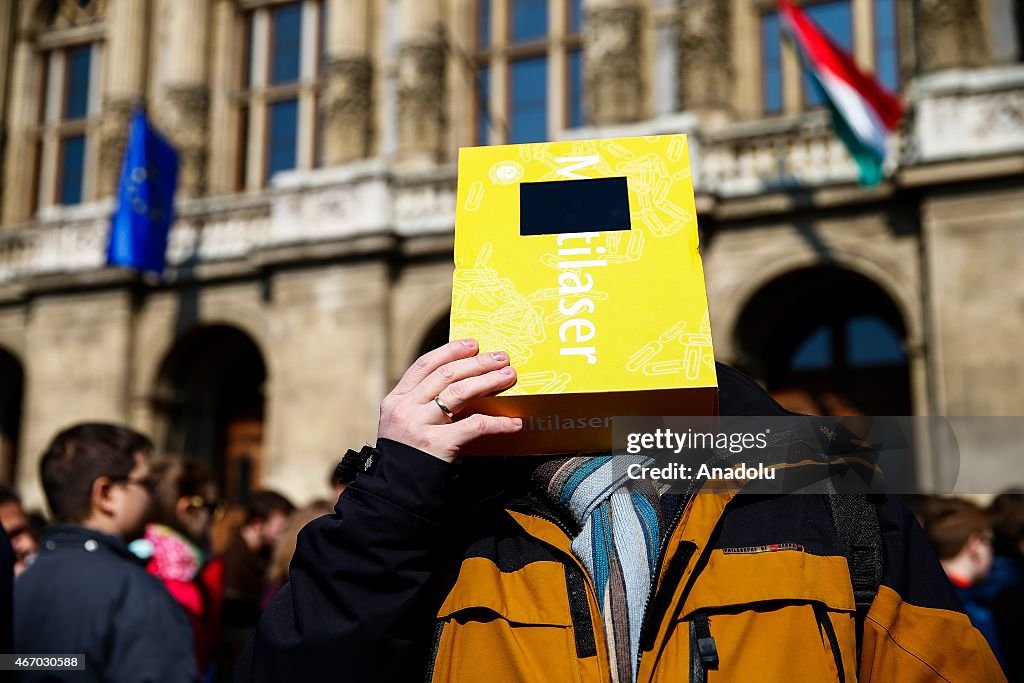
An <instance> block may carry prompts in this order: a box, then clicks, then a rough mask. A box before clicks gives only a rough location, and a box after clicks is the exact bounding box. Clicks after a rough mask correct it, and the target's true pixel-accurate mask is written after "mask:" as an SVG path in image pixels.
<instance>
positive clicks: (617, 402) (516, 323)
mask: <svg viewBox="0 0 1024 683" xmlns="http://www.w3.org/2000/svg"><path fill="white" fill-rule="evenodd" d="M457 202H458V203H457V207H456V214H455V275H454V282H453V293H452V312H451V338H452V339H462V338H475V339H477V340H479V342H480V348H481V350H483V351H494V350H505V351H508V353H509V355H510V357H511V362H512V365H513V366H514V367H515V368H516V370H517V371H518V376H519V379H518V382H517V383H516V385H515V386H514V387H512V388H510V389H508V390H506V391H504V392H502V393H501V394H499V395H497V396H494V397H488V398H485V399H481V400H479V401H478V402H476V403H474V404H473V405H472V406H471V407H470V408H469V409H468V410H467V411H466V413H465V414H469V413H471V412H483V413H486V414H489V415H508V416H512V417H522V418H523V422H524V428H523V431H522V432H521V433H519V434H517V435H514V436H511V437H500V438H492V439H481V440H478V441H476V442H474V443H473V444H472V445H471V446H470V447H469V449H468V450H467V452H469V453H481V454H528V453H538V454H539V453H563V452H576V451H579V452H593V451H602V450H607V449H609V448H610V447H611V441H612V439H611V417H612V416H624V415H711V414H713V413H714V412H715V411H716V409H717V389H716V387H717V380H716V377H715V363H714V352H713V349H712V346H711V326H710V323H709V322H708V303H707V295H706V293H705V289H704V270H703V268H702V266H701V259H700V254H699V253H698V251H697V246H698V237H697V219H696V210H695V207H694V198H693V182H692V176H691V173H690V162H689V153H688V148H687V139H686V136H685V135H666V136H652V137H640V138H620V139H607V140H588V141H577V142H550V143H537V144H524V145H504V146H492V147H472V148H465V149H462V150H461V151H460V153H459V181H458V199H457Z"/></svg>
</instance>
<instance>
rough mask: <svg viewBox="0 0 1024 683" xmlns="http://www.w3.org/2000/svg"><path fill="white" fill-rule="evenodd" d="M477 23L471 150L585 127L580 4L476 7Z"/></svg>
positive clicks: (490, 1) (522, 2) (502, 2)
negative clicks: (476, 146)
mask: <svg viewBox="0 0 1024 683" xmlns="http://www.w3.org/2000/svg"><path fill="white" fill-rule="evenodd" d="M475 20H476V21H475V34H476V36H475V45H474V48H475V49H474V65H475V83H476V87H475V91H474V95H473V97H474V101H473V103H474V112H475V127H474V129H475V135H474V142H475V144H478V145H490V144H502V143H521V142H540V141H543V140H548V139H551V138H552V137H553V136H554V134H555V133H557V132H558V131H561V130H564V129H566V128H576V127H579V126H582V125H583V123H584V120H583V53H582V38H581V33H582V30H583V0H478V2H477V5H476V17H475ZM552 117H554V118H552Z"/></svg>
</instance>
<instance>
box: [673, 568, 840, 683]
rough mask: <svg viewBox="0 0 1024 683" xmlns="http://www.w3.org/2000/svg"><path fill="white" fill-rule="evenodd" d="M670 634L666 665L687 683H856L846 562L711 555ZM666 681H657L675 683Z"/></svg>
mask: <svg viewBox="0 0 1024 683" xmlns="http://www.w3.org/2000/svg"><path fill="white" fill-rule="evenodd" d="M672 634H673V635H672V636H671V637H670V642H669V643H667V644H666V648H667V650H668V651H670V652H671V651H674V652H673V653H671V654H670V655H669V656H668V657H667V658H665V660H664V661H666V662H674V663H675V664H674V666H677V667H679V668H682V667H683V666H684V665H685V666H686V668H687V669H688V674H689V675H688V679H689V680H690V681H691V682H696V683H717V682H719V681H729V682H730V683H733V682H739V683H742V682H745V681H751V682H753V681H757V682H758V683H762V682H765V683H772V682H778V683H793V682H794V681H815V682H820V681H841V682H842V683H846V682H847V681H850V683H853V681H855V680H856V673H855V672H856V668H857V667H856V637H855V620H854V604H853V589H852V587H851V585H850V580H849V575H848V570H847V569H846V560H845V558H843V557H832V556H816V555H810V554H807V553H804V552H802V551H798V550H786V551H780V552H773V553H770V554H769V553H766V554H765V555H727V554H722V553H721V552H720V551H712V555H711V557H710V558H709V561H708V564H707V566H706V567H705V568H704V569H703V571H702V572H701V574H700V575H699V576H698V578H697V579H696V580H695V582H694V586H693V588H692V590H691V591H690V594H689V596H688V597H687V599H686V602H685V604H684V605H683V609H682V610H681V611H680V612H679V614H678V617H677V623H676V627H675V628H674V629H673V631H672ZM684 652H685V655H684V654H683V653H684ZM684 663H685V664H684ZM663 673H664V676H663V677H661V678H659V677H656V679H657V680H666V681H667V680H670V679H671V680H678V678H674V679H672V678H671V677H670V676H669V673H668V672H667V671H666V672H663ZM676 676H678V674H676Z"/></svg>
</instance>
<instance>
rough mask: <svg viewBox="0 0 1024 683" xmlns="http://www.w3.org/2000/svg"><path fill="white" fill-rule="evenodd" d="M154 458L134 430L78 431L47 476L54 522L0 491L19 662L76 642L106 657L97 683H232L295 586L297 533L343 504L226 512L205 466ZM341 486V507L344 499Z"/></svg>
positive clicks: (56, 452)
mask: <svg viewBox="0 0 1024 683" xmlns="http://www.w3.org/2000/svg"><path fill="white" fill-rule="evenodd" d="M152 455H153V446H152V443H151V442H150V440H149V439H148V438H147V437H145V436H144V435H142V434H139V433H137V432H135V431H133V430H131V429H129V428H127V427H123V426H119V425H112V424H80V425H76V426H73V427H70V428H68V429H66V430H64V431H62V432H61V433H60V434H58V435H57V436H56V437H55V439H54V440H53V442H52V443H51V445H50V447H49V448H48V449H47V451H46V453H45V454H44V456H43V459H42V461H41V463H40V476H41V479H42V483H43V489H44V491H45V493H46V497H47V502H48V503H49V507H50V510H51V513H52V515H53V517H52V519H51V520H47V519H46V518H45V517H44V516H43V515H42V514H41V513H37V512H26V511H25V510H24V508H23V506H22V502H21V499H20V497H19V496H18V494H17V493H16V492H15V491H14V490H13V489H11V488H9V487H6V486H0V526H2V527H3V530H4V531H5V533H6V536H7V538H8V539H9V541H10V546H11V550H12V551H13V556H14V577H15V578H14V593H13V603H14V606H13V615H14V616H13V627H14V634H13V649H12V651H14V652H21V653H39V654H42V653H53V652H61V653H67V652H70V650H69V649H68V643H74V644H76V645H77V646H78V647H79V648H80V649H75V652H83V653H87V656H88V653H103V655H102V659H103V660H105V661H96V662H87V664H86V668H87V670H91V671H93V672H95V674H96V680H121V679H120V678H118V676H117V672H118V671H121V672H127V671H132V672H133V673H132V678H133V680H134V679H136V678H137V677H138V675H139V671H141V670H145V669H151V670H152V672H153V677H152V679H151V680H155V681H156V680H166V681H180V680H201V681H204V682H205V681H211V682H212V681H227V680H231V676H232V672H233V668H234V662H235V661H236V659H237V657H238V656H239V654H240V653H241V650H242V648H243V646H244V644H245V642H246V640H247V639H248V637H249V635H250V634H251V633H252V631H253V629H254V628H255V627H256V623H257V621H258V620H259V618H260V615H261V613H262V611H263V609H264V608H265V607H266V606H267V604H269V602H270V600H271V599H272V598H273V597H274V595H275V594H276V593H277V591H279V590H280V589H281V588H282V587H284V585H285V584H286V583H287V582H288V566H289V563H290V562H291V558H292V555H293V554H294V552H295V545H296V539H297V537H298V534H299V531H300V530H301V529H302V527H303V526H305V525H306V524H307V523H308V522H310V521H312V520H313V519H315V518H317V517H319V516H321V515H324V514H329V513H330V512H331V511H332V509H333V504H332V503H331V502H329V501H328V500H326V499H319V500H316V501H314V502H312V503H310V504H309V505H306V506H305V507H302V508H299V509H296V507H295V505H293V504H292V502H291V501H290V500H288V498H286V497H285V496H283V495H281V494H280V493H277V492H275V491H270V490H259V491H254V492H252V493H251V494H250V495H249V496H248V499H247V500H246V501H244V502H242V503H241V504H235V505H227V504H225V503H224V502H223V500H222V498H221V497H220V495H219V491H218V487H217V479H216V476H215V474H214V472H213V471H212V470H211V468H210V467H209V466H208V465H206V464H205V463H203V462H200V461H198V460H195V459H192V458H188V457H183V456H160V457H151V456H152ZM331 485H332V486H333V493H334V494H335V495H337V494H340V491H341V490H342V489H343V488H344V486H343V485H342V484H341V483H340V482H338V481H336V480H332V482H331ZM183 662H184V663H183ZM140 667H142V668H141V669H140ZM25 680H32V679H31V677H29V678H25ZM147 680H150V679H147Z"/></svg>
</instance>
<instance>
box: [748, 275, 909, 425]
mask: <svg viewBox="0 0 1024 683" xmlns="http://www.w3.org/2000/svg"><path fill="white" fill-rule="evenodd" d="M905 339H906V329H905V326H904V323H903V318H902V316H901V315H900V313H899V311H898V310H897V308H896V305H895V304H894V303H893V301H892V299H890V298H889V296H888V295H887V294H886V293H885V292H884V291H882V289H881V288H880V287H879V286H878V285H876V284H875V283H874V282H872V281H871V280H869V279H867V278H865V277H864V276H862V275H858V274H857V273H854V272H851V271H848V270H844V269H842V268H837V267H817V268H806V269H802V270H798V271H794V272H792V273H788V274H786V275H784V276H782V277H780V278H778V279H776V280H774V281H773V282H771V283H769V284H768V285H767V286H766V287H764V288H763V289H761V290H760V291H759V292H758V293H757V294H755V295H754V296H753V297H752V298H751V300H750V301H749V302H748V303H747V305H746V306H745V307H744V309H743V313H742V314H741V315H740V319H739V323H738V325H737V348H738V349H739V365H740V366H741V367H742V368H743V369H745V370H746V371H747V372H749V373H751V374H752V375H754V376H755V377H757V378H758V379H760V380H762V381H763V382H764V383H765V385H766V386H767V388H768V391H769V392H771V394H772V395H773V396H775V398H776V400H778V401H779V402H780V403H782V404H783V405H784V406H785V407H787V408H789V409H790V410H794V411H797V412H801V413H809V414H815V415H909V414H910V412H911V405H910V373H909V368H908V365H907V356H906V352H905V350H904V341H905Z"/></svg>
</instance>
